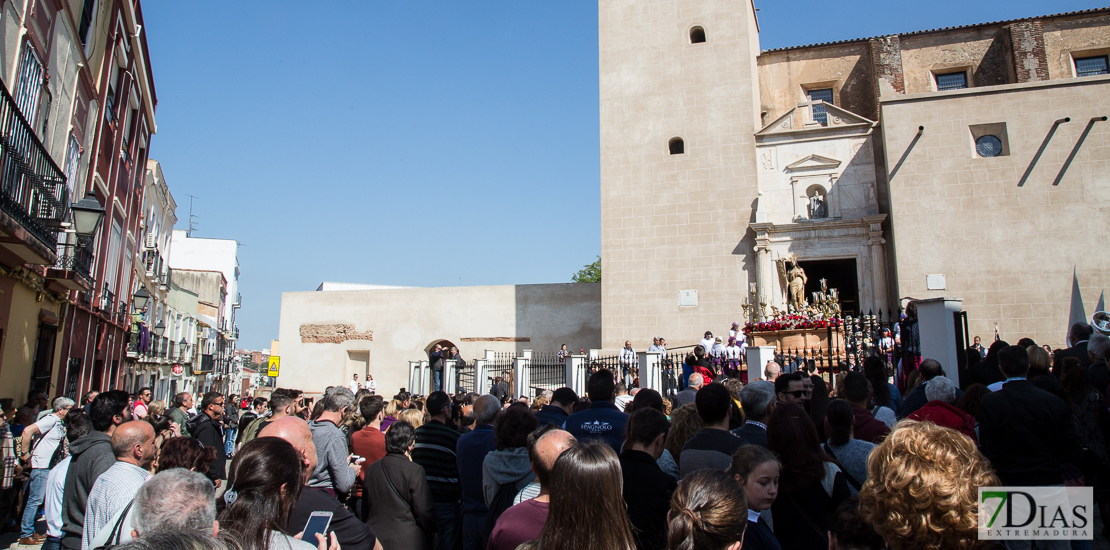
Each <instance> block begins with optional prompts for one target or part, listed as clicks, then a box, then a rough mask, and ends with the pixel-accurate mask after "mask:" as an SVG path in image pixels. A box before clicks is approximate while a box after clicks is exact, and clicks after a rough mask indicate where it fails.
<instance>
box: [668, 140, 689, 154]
mask: <svg viewBox="0 0 1110 550" xmlns="http://www.w3.org/2000/svg"><path fill="white" fill-rule="evenodd" d="M685 145H686V144H685V143H683V142H682V138H677V137H676V138H671V141H670V142H668V143H667V147H668V148H669V149H670V150H671V154H672V155H681V154H683V153H685V152H686V147H685Z"/></svg>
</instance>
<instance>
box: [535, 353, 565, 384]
mask: <svg viewBox="0 0 1110 550" xmlns="http://www.w3.org/2000/svg"><path fill="white" fill-rule="evenodd" d="M528 368H529V370H530V371H531V376H530V378H531V383H530V384H529V387H530V388H532V389H537V390H557V389H559V388H561V387H563V386H565V385H567V366H566V362H565V361H564V360H563V359H562V358H560V357H559V356H558V354H556V353H536V352H532V358H531V360H530V361H529V362H528ZM529 393H532V392H529Z"/></svg>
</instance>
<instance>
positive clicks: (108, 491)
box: [81, 460, 150, 550]
mask: <svg viewBox="0 0 1110 550" xmlns="http://www.w3.org/2000/svg"><path fill="white" fill-rule="evenodd" d="M149 477H150V472H148V471H146V470H144V469H142V468H140V467H138V466H136V465H134V464H131V463H129V462H123V461H122V460H117V461H116V463H115V464H113V465H112V467H111V468H108V469H107V470H105V471H104V473H103V474H100V477H98V478H96V483H95V484H93V488H92V491H89V502H88V504H87V505H86V507H85V533H84V535H83V536H82V537H81V550H87V549H88V548H89V542H91V541H92V539H93V537H95V536H96V535H97V533H99V532H100V530H101V529H103V528H104V527H105V526H106V525H107V524H108V520H110V519H112V516H114V515H116V512H119V511H120V510H123V509H124V508H125V507H126V506H127V503H129V502H131V501H132V500H135V495H137V494H138V493H139V488H140V487H142V486H143V483H146V480H147V478H149Z"/></svg>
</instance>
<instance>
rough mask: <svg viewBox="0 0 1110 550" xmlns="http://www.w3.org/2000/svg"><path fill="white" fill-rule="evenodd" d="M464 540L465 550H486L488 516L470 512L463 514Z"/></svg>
mask: <svg viewBox="0 0 1110 550" xmlns="http://www.w3.org/2000/svg"><path fill="white" fill-rule="evenodd" d="M462 539H463V541H462V546H463V550H485V548H486V515H485V514H484V513H483V514H479V513H477V512H469V513H466V514H463V517H462Z"/></svg>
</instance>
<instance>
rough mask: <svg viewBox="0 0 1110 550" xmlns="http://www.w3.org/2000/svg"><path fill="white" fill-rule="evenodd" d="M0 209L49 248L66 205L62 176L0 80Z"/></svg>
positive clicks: (67, 206) (64, 178)
mask: <svg viewBox="0 0 1110 550" xmlns="http://www.w3.org/2000/svg"><path fill="white" fill-rule="evenodd" d="M0 92H2V93H0V209H3V211H4V213H6V214H7V215H9V216H11V217H12V219H13V220H15V221H16V222H17V223H19V224H20V225H21V226H23V228H24V229H26V230H27V232H28V233H30V234H31V235H32V236H34V237H35V239H37V240H38V241H40V242H41V243H42V244H43V245H45V246H47V247H49V248H50V249H51V250H53V249H54V248H55V246H56V244H57V242H58V228H59V224H60V223H61V222H62V221H63V220H64V218H65V215H66V212H67V210H68V209H69V198H68V193H67V192H66V177H65V174H64V173H63V172H62V170H61V169H60V168H58V165H57V164H55V163H54V160H53V159H51V158H50V154H49V153H48V152H47V151H46V147H44V146H43V144H42V142H41V141H39V138H38V136H36V135H35V132H34V130H32V129H31V125H30V124H29V123H28V122H27V119H25V118H24V117H23V113H21V112H20V111H19V107H18V106H16V103H15V100H14V99H12V96H11V94H10V93H8V89H7V87H6V86H3V85H2V84H0Z"/></svg>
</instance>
